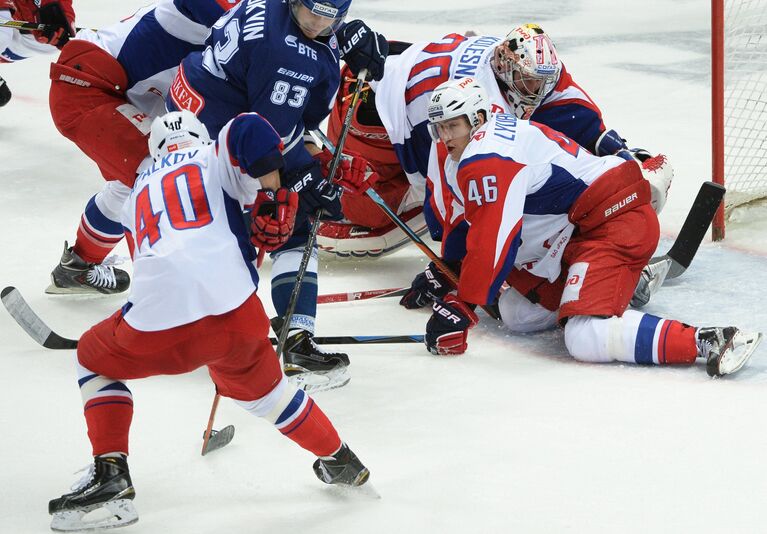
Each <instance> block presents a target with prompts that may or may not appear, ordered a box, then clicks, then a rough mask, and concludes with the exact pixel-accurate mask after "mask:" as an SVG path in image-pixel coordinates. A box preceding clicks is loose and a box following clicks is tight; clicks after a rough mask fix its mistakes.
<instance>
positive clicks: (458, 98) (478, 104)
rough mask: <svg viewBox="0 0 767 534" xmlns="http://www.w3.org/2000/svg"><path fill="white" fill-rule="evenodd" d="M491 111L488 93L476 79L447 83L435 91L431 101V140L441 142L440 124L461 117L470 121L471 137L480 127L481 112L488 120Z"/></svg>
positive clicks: (429, 109)
mask: <svg viewBox="0 0 767 534" xmlns="http://www.w3.org/2000/svg"><path fill="white" fill-rule="evenodd" d="M489 110H490V100H489V99H488V97H487V93H486V92H485V90H484V88H483V87H482V86H481V85H480V84H479V83H478V82H477V81H476V80H475V79H474V78H461V79H458V80H450V81H447V82H445V83H443V84H441V85H439V86H438V87H437V88H436V89H434V91H433V92H432V94H431V98H430V99H429V107H428V109H427V114H428V117H429V133H430V134H431V138H432V139H433V140H434V141H435V142H437V141H439V140H440V136H439V130H438V128H437V124H438V123H440V122H443V121H447V120H450V119H454V118H456V117H461V116H465V117H466V118H467V119H468V120H469V125H470V126H471V133H470V134H469V135H471V134H473V133H474V130H476V129H477V127H479V125H480V120H479V112H480V111H483V112H484V114H485V120H487V119H488V118H489V117H490V113H489Z"/></svg>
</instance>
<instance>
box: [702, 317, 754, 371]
mask: <svg viewBox="0 0 767 534" xmlns="http://www.w3.org/2000/svg"><path fill="white" fill-rule="evenodd" d="M695 339H696V342H697V344H698V357H700V358H706V372H707V373H708V375H709V376H722V375H729V374H732V373H734V372H736V371H738V370H739V369H740V368H741V367H743V366H744V365H745V363H746V362H747V361H748V360H749V358H751V355H752V354H753V353H754V350H756V347H757V346H759V343H760V342H761V341H762V334H761V333H758V332H757V333H747V332H741V331H740V330H738V329H737V328H736V327H734V326H727V327H724V328H722V327H707V328H698V331H697V332H696V334H695Z"/></svg>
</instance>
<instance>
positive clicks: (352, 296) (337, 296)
mask: <svg viewBox="0 0 767 534" xmlns="http://www.w3.org/2000/svg"><path fill="white" fill-rule="evenodd" d="M408 289H409V288H407V287H392V288H389V289H371V290H369V291H357V292H354V293H328V294H326V295H318V296H317V304H330V303H333V302H351V301H355V300H371V299H383V298H387V297H401V296H402V295H404V294H405V293H407V290H408Z"/></svg>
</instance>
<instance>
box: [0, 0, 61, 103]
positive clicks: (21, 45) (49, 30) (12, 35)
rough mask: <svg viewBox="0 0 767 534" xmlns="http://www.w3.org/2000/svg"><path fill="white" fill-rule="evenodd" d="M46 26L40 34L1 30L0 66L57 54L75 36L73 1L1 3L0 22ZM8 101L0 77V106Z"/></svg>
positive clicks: (8, 92)
mask: <svg viewBox="0 0 767 534" xmlns="http://www.w3.org/2000/svg"><path fill="white" fill-rule="evenodd" d="M6 21H17V22H31V23H37V24H46V25H47V27H46V29H45V30H43V31H38V30H35V31H29V30H17V29H14V28H9V27H0V63H12V62H14V61H21V60H22V59H26V58H28V57H31V56H36V55H38V54H53V53H55V52H58V50H60V49H61V47H63V46H64V45H65V44H67V41H69V38H70V37H74V35H75V11H74V9H73V8H72V0H34V1H33V0H0V22H6ZM10 100H11V90H10V88H9V87H8V84H7V83H6V82H5V80H4V79H3V78H0V107H3V106H4V105H6V104H7V103H8V102H10Z"/></svg>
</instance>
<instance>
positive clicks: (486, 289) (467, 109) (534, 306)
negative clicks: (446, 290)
mask: <svg viewBox="0 0 767 534" xmlns="http://www.w3.org/2000/svg"><path fill="white" fill-rule="evenodd" d="M490 107H491V104H490V101H489V99H488V97H487V94H486V93H485V91H484V89H483V88H482V87H481V85H480V84H479V83H478V82H476V81H475V80H474V79H472V78H464V79H462V80H452V81H449V82H446V83H444V84H442V85H440V86H439V87H437V88H436V89H435V90H434V92H433V93H432V96H431V99H430V104H429V108H428V114H429V122H430V131H431V134H432V135H433V136H434V139H435V140H439V141H440V142H441V144H442V145H443V146H444V148H445V150H447V152H448V154H449V158H448V160H447V161H446V163H445V167H444V172H445V176H446V179H447V183H448V184H449V185H450V186H451V187H452V189H453V191H454V192H455V199H456V203H457V204H458V205H459V206H460V207H461V208H463V210H465V211H464V216H465V220H466V221H467V223H468V225H469V231H468V234H467V238H466V255H465V257H464V258H463V264H462V268H461V274H460V279H459V285H458V288H457V295H453V294H448V295H446V296H445V297H444V299H436V300H435V302H434V304H433V314H432V317H431V319H430V320H429V322H428V324H427V326H426V344H427V347H428V349H429V351H431V352H432V353H433V354H462V353H463V352H464V351H465V350H466V348H467V343H466V340H467V333H468V330H469V329H470V328H471V327H472V326H473V325H474V324H476V322H477V316H476V315H475V314H474V312H473V311H472V309H471V306H472V305H476V304H481V305H485V304H490V303H492V302H493V301H494V300H495V296H496V295H497V294H498V291H499V290H500V289H501V285H502V284H503V282H504V281H507V282H508V283H509V285H510V286H511V289H509V290H508V291H506V292H505V293H503V295H502V296H501V298H500V301H499V308H500V312H501V316H502V319H503V322H504V323H505V324H506V326H507V327H508V328H509V329H510V330H512V331H514V332H530V331H535V330H540V329H545V328H550V327H552V326H554V325H555V324H557V323H559V324H561V325H563V326H564V339H565V345H566V346H567V350H568V352H569V353H570V355H571V356H573V357H574V358H575V359H577V360H580V361H586V362H594V363H601V362H612V361H621V362H631V363H640V364H653V363H654V364H661V365H664V364H693V363H694V362H695V360H696V359H697V358H705V359H706V369H707V371H708V374H709V375H711V376H719V375H725V374H730V373H734V372H735V371H737V370H738V369H740V368H741V367H742V366H743V365H744V364H745V363H746V361H747V360H748V359H749V358H750V356H751V354H752V353H753V351H754V349H755V348H756V346H757V345H758V343H759V342H760V340H761V334H758V333H746V332H742V331H740V330H739V329H738V328H736V327H733V326H728V327H724V328H722V327H710V328H709V327H705V328H698V327H693V326H690V325H687V324H684V323H682V322H679V321H676V320H671V319H664V318H661V317H655V316H653V315H649V314H645V313H641V312H639V311H635V310H627V309H626V308H627V306H628V304H629V299H630V298H631V295H632V293H633V290H634V287H635V286H636V283H637V280H638V278H639V275H640V272H641V270H642V268H643V267H644V266H645V265H646V264H647V261H648V260H649V259H650V256H651V254H652V253H653V252H654V251H655V247H656V245H657V243H658V238H659V233H660V232H659V225H658V219H657V215H656V213H655V211H654V210H653V208H652V206H651V205H650V197H651V195H650V186H649V184H648V182H647V180H645V179H644V178H643V177H642V169H641V167H640V166H639V165H638V164H637V163H636V162H635V161H633V160H632V161H626V160H623V159H621V158H619V157H616V156H605V157H602V158H600V157H596V156H594V155H592V154H591V153H589V152H588V151H586V150H584V149H583V148H582V147H581V146H579V145H578V144H577V143H576V142H575V141H573V140H572V139H570V138H569V137H567V136H565V135H563V134H561V133H559V132H556V131H554V130H552V129H551V128H549V127H547V126H544V125H543V124H540V123H536V122H532V121H528V120H524V119H520V118H518V117H517V116H515V115H510V114H496V115H494V116H490V115H489V113H490Z"/></svg>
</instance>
